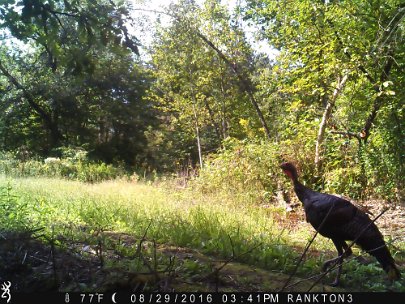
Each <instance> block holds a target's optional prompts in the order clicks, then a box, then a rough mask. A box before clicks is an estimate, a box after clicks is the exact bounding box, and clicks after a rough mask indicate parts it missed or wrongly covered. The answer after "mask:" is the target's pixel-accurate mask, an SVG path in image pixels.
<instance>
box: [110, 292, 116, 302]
mask: <svg viewBox="0 0 405 304" xmlns="http://www.w3.org/2000/svg"><path fill="white" fill-rule="evenodd" d="M116 294H117V293H116V292H114V293H113V294H112V296H111V301H113V303H117V302H116V301H115V296H116Z"/></svg>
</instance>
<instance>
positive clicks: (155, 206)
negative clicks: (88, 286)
mask: <svg viewBox="0 0 405 304" xmlns="http://www.w3.org/2000/svg"><path fill="white" fill-rule="evenodd" d="M7 183H9V184H10V185H11V187H12V188H13V191H14V193H15V194H17V198H16V200H17V201H18V202H25V203H26V205H24V206H25V208H27V210H30V212H29V216H28V218H27V219H26V221H27V222H29V224H30V225H31V226H34V227H44V228H45V233H47V234H55V233H56V234H64V235H67V234H70V236H71V237H80V235H81V234H83V231H85V233H87V234H92V233H93V232H97V231H107V230H109V231H110V230H113V231H120V232H126V233H130V234H132V235H134V236H136V237H142V236H143V235H144V234H145V231H146V230H147V238H149V239H153V240H155V241H156V242H158V243H165V244H171V245H175V246H184V247H191V248H194V249H198V250H200V251H202V252H204V253H208V254H211V255H216V256H218V257H223V258H229V257H231V256H234V257H235V259H236V260H239V261H241V262H245V263H248V264H252V265H257V266H261V267H263V268H266V269H276V270H279V271H283V272H286V271H287V272H288V271H291V270H292V268H293V267H294V265H295V263H296V261H297V259H298V257H299V255H300V252H301V250H300V248H303V247H304V246H305V244H306V242H307V240H308V239H309V238H310V237H311V235H312V233H313V230H312V229H310V228H309V227H307V226H305V227H302V228H301V229H298V230H296V231H294V232H291V231H289V230H288V229H285V228H284V227H283V225H280V224H279V223H278V222H276V221H275V219H274V215H275V214H278V217H282V216H283V211H281V210H278V209H277V208H272V207H270V208H263V207H260V206H259V205H257V204H252V203H244V202H241V201H239V200H237V199H235V200H232V199H230V198H229V196H228V195H221V193H216V194H206V193H205V194H204V195H203V194H201V193H198V192H192V190H191V189H186V190H174V189H173V187H164V186H160V187H155V186H152V185H146V184H142V183H131V182H127V181H108V182H102V183H98V184H85V183H81V182H78V181H68V180H61V179H50V178H19V179H13V180H8V179H6V178H4V177H2V178H0V185H7ZM313 246H314V247H313V248H315V249H323V250H324V249H331V250H333V247H332V244H331V242H329V241H326V239H324V238H317V240H316V242H315V243H314V245H313ZM247 252H248V254H247ZM321 260H324V257H322V256H317V257H316V256H313V257H311V258H309V259H308V260H307V261H306V262H305V263H304V266H303V267H302V268H300V273H301V275H304V274H305V275H309V274H313V273H319V269H320V266H321ZM376 271H379V270H376ZM376 277H377V279H378V278H381V280H382V279H383V277H384V275H383V274H382V272H381V271H380V272H379V273H378V275H376Z"/></svg>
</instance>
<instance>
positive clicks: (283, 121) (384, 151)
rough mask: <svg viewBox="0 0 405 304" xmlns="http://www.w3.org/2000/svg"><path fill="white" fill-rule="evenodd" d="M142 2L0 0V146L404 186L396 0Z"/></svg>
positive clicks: (121, 162) (239, 173) (148, 167)
mask: <svg viewBox="0 0 405 304" xmlns="http://www.w3.org/2000/svg"><path fill="white" fill-rule="evenodd" d="M142 11H144V12H145V13H146V12H147V11H148V12H149V13H151V9H150V8H149V7H148V5H147V4H143V3H142V2H139V3H137V2H128V1H125V0H111V1H110V0H98V1H94V0H85V1H77V0H63V1H62V0H22V1H1V2H0V27H1V32H0V34H1V37H0V39H1V45H0V93H1V94H0V108H1V111H0V150H1V151H3V158H5V157H6V155H7V157H13V158H16V159H18V160H19V161H28V160H30V159H41V160H43V159H46V158H49V157H65V156H66V155H69V153H72V151H81V152H83V153H85V154H86V157H88V160H89V161H92V162H102V163H106V164H111V165H114V166H121V167H123V168H125V170H130V171H131V170H132V171H138V172H146V171H147V172H151V171H156V172H159V173H170V172H184V171H187V172H188V171H189V170H190V169H193V170H197V172H199V173H198V174H200V175H201V176H202V177H204V176H205V177H207V178H208V179H210V180H211V181H212V183H218V184H221V183H224V182H225V183H226V181H228V182H229V181H230V180H231V182H230V184H228V185H229V186H230V187H232V185H234V186H235V187H239V186H240V185H242V186H241V187H242V188H243V189H245V190H246V189H248V187H249V185H251V186H252V187H256V188H257V187H260V188H261V189H262V190H263V191H264V192H263V193H267V192H269V191H272V190H274V189H276V188H277V184H276V183H275V181H274V180H271V176H273V175H275V174H277V173H276V172H278V171H279V169H278V164H279V163H280V162H281V161H283V160H293V161H294V162H295V163H296V164H297V165H298V166H299V168H300V170H301V173H302V175H303V176H304V179H306V180H308V181H311V182H313V183H314V184H315V185H317V187H319V188H327V189H329V190H333V191H335V192H340V193H344V194H348V195H351V196H354V197H364V196H370V195H371V196H383V197H389V198H395V199H401V197H403V189H404V176H405V172H404V158H405V156H404V151H405V142H404V138H405V137H404V132H405V131H404V130H405V125H404V122H405V117H404V115H405V113H404V100H405V89H404V88H405V73H404V68H405V56H404V55H405V39H404V37H405V35H404V31H405V4H404V3H403V1H400V0H389V1H383V2H381V1H309V0H306V1H301V0H300V1H295V0H291V1H270V0H260V1H253V0H247V1H241V2H238V4H237V5H233V6H232V7H230V6H228V5H227V4H226V3H222V2H221V1H219V0H205V1H193V0H179V1H174V2H173V3H172V4H170V5H169V6H166V7H162V8H159V9H156V10H154V11H153V12H152V13H153V14H155V15H156V17H159V16H160V17H161V18H162V19H163V18H164V19H168V20H170V21H169V22H162V21H161V19H160V18H156V20H155V19H154V20H155V21H153V22H147V24H146V25H145V24H142V18H143V17H142ZM135 12H136V13H135ZM148 29H149V30H150V35H151V41H150V42H147V41H146V40H147V39H146V38H144V39H145V41H142V39H143V37H142V36H140V35H139V34H138V35H137V34H135V33H141V32H142V31H147V30H148ZM258 46H262V48H259V47H258ZM263 46H264V47H263ZM73 154H74V153H73ZM10 155H11V156H10ZM198 170H201V171H198ZM269 179H270V180H269Z"/></svg>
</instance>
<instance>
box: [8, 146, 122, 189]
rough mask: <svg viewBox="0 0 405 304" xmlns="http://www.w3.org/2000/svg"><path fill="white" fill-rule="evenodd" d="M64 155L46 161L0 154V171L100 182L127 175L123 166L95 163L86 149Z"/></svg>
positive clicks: (21, 175)
mask: <svg viewBox="0 0 405 304" xmlns="http://www.w3.org/2000/svg"><path fill="white" fill-rule="evenodd" d="M62 155H63V156H64V157H62V158H57V157H48V158H46V159H45V160H44V161H41V160H36V159H29V160H24V161H23V160H18V159H17V158H16V157H14V155H13V154H11V153H2V154H0V173H2V174H4V175H6V176H12V177H29V176H45V177H60V178H67V179H74V180H80V181H83V182H100V181H103V180H109V179H115V178H117V177H121V176H125V170H124V169H123V167H121V166H118V167H116V166H113V165H107V164H105V163H95V162H91V161H90V160H88V159H87V154H86V152H85V151H82V150H79V151H77V152H76V153H73V152H72V150H69V151H68V152H66V153H62Z"/></svg>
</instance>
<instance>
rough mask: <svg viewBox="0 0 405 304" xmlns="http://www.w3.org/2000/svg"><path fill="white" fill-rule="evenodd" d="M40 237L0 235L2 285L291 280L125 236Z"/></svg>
mask: <svg viewBox="0 0 405 304" xmlns="http://www.w3.org/2000/svg"><path fill="white" fill-rule="evenodd" d="M40 233H41V231H40V230H39V231H38V230H37V231H26V232H4V231H3V232H2V233H1V239H0V281H10V282H12V287H11V289H12V291H14V292H27V293H33V292H44V291H87V292H88V291H102V292H108V291H120V290H122V291H141V290H144V291H210V292H212V291H277V290H279V289H280V288H281V286H282V285H283V283H284V282H285V280H286V279H287V277H288V276H287V275H285V274H282V273H280V272H277V271H266V270H263V269H259V268H254V267H251V266H249V265H245V264H241V263H235V262H230V261H229V260H227V261H224V260H218V259H216V258H214V257H210V256H206V255H204V254H202V253H200V252H198V251H195V250H191V249H187V248H179V247H174V246H165V245H157V244H156V243H155V242H153V241H148V240H146V239H145V238H139V239H137V238H134V237H133V236H131V235H128V234H123V233H114V232H103V235H102V236H101V235H99V237H98V238H97V237H96V238H92V239H91V240H90V239H88V240H87V241H86V240H81V241H78V240H67V239H66V238H64V239H63V238H62V237H59V238H55V239H53V240H47V239H46V238H44V237H43V236H42V235H41V234H40ZM298 280H300V279H299V278H294V279H293V281H292V283H294V282H297V281H298ZM310 285H312V281H307V282H302V283H300V284H299V285H297V286H294V287H293V288H294V291H305V290H306V289H308V287H309V286H310ZM315 290H316V291H327V290H329V291H332V290H338V289H332V288H331V287H328V286H326V287H325V286H322V285H319V286H317V287H316V289H315Z"/></svg>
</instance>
